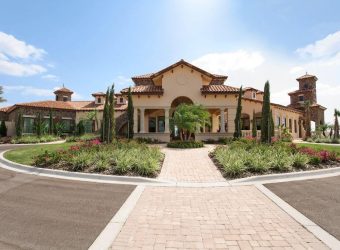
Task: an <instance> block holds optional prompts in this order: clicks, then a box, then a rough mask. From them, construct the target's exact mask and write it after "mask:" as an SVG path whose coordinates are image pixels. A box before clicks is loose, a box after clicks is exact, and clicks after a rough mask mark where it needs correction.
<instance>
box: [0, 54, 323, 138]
mask: <svg viewBox="0 0 340 250" xmlns="http://www.w3.org/2000/svg"><path fill="white" fill-rule="evenodd" d="M227 78H228V77H227V76H224V75H216V74H212V73H209V72H207V71H205V70H202V69H200V68H198V67H196V66H194V65H192V64H190V63H188V62H186V61H184V60H181V61H179V62H177V63H175V64H173V65H170V66H169V67H166V68H164V69H162V70H160V71H158V72H156V73H152V74H146V75H140V76H135V77H132V80H133V82H134V84H135V86H133V87H132V88H131V93H132V100H133V105H134V134H135V137H137V138H150V139H156V140H158V141H163V142H168V141H170V140H171V139H177V138H178V131H177V128H176V126H170V125H171V117H172V116H173V114H174V112H175V109H176V107H177V106H178V105H180V104H181V103H187V104H201V105H203V106H204V107H205V108H206V109H207V110H208V112H209V113H210V124H205V126H203V127H202V128H201V129H200V130H198V131H197V133H195V139H196V140H218V139H219V138H225V137H231V136H233V133H234V131H235V127H234V119H235V115H236V108H237V100H238V93H239V88H237V87H233V86H229V85H226V84H225V81H226V80H227ZM297 81H298V82H299V90H297V91H294V92H291V93H289V95H290V97H291V104H290V105H288V106H284V105H280V104H276V103H271V110H272V113H273V119H274V123H275V127H276V129H275V135H276V136H279V135H280V131H281V129H278V128H279V127H285V128H287V129H288V130H289V131H290V133H291V134H292V136H293V138H302V137H304V135H305V129H304V126H305V120H306V119H305V105H304V103H305V102H306V101H307V100H308V101H309V102H310V106H311V111H312V112H311V114H312V120H313V121H315V122H316V123H317V124H323V123H324V114H323V113H324V110H325V108H324V107H322V106H321V105H319V104H317V99H316V81H317V78H316V77H315V76H311V75H307V74H306V75H305V76H302V77H300V78H298V79H297ZM243 90H244V91H243V97H242V114H241V120H242V123H241V124H242V135H243V136H251V134H252V132H251V131H252V120H253V119H255V124H256V129H257V136H258V137H260V131H261V112H262V103H263V92H262V91H260V90H258V89H255V88H252V87H246V88H244V89H243ZM54 93H55V95H56V98H55V101H41V102H31V103H22V104H15V105H13V106H11V107H6V108H2V109H0V119H1V120H5V121H6V124H7V125H8V126H7V127H8V128H9V129H8V133H9V135H14V133H15V129H14V128H15V122H16V121H17V117H18V114H22V116H23V118H24V121H23V122H24V124H23V127H24V133H26V134H31V133H34V128H33V124H34V120H35V119H36V117H37V115H38V114H39V113H40V114H41V116H42V117H44V118H45V119H48V118H49V115H50V113H51V112H52V114H53V118H54V119H55V120H56V121H60V122H62V123H63V124H64V125H65V127H66V128H67V129H65V133H71V131H72V129H73V128H74V126H75V125H76V124H77V123H78V122H79V121H80V120H83V121H86V122H87V123H86V131H87V132H94V131H98V130H99V129H100V124H101V121H102V116H103V108H104V103H105V94H104V93H102V92H98V93H94V94H92V96H93V98H94V99H93V100H91V101H72V94H73V92H72V91H71V90H69V89H67V88H62V89H60V90H57V91H55V92H54ZM127 95H128V89H127V88H126V89H123V90H122V91H121V93H120V94H117V95H116V96H115V98H116V107H115V111H116V112H115V118H116V132H117V134H118V135H120V136H124V134H125V133H126V131H127V127H128V124H127V114H126V109H127ZM301 96H303V97H301ZM93 111H96V119H93V120H92V121H91V120H89V119H88V117H89V113H90V112H93Z"/></svg>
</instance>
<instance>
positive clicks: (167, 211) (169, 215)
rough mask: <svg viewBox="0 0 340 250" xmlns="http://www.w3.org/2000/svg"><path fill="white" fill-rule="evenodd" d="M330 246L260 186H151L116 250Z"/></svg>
mask: <svg viewBox="0 0 340 250" xmlns="http://www.w3.org/2000/svg"><path fill="white" fill-rule="evenodd" d="M217 248H219V249H307V248H309V249H327V248H326V247H325V246H324V245H323V244H322V243H321V242H320V241H319V240H318V239H316V238H315V237H314V236H313V235H312V234H311V233H309V232H308V231H307V230H306V229H304V228H303V227H302V226H301V225H300V224H298V223H297V222H296V221H295V220H293V219H292V218H291V217H290V216H289V215H287V214H286V213H285V212H283V211H282V210H281V209H280V208H278V207H277V206H276V205H275V204H274V203H273V202H272V201H270V200H269V199H268V198H267V197H265V196H264V195H263V194H262V193H261V192H260V191H259V190H258V189H257V188H256V187H254V186H240V187H216V188H174V187H170V188H169V187H149V188H146V189H145V191H144V193H143V194H142V196H141V198H140V200H139V202H138V203H137V206H136V207H135V208H134V210H133V212H132V214H131V215H130V216H129V218H128V220H127V222H126V224H125V226H124V227H123V229H122V231H121V232H120V234H119V235H118V237H117V238H116V240H115V242H114V243H113V245H112V249H217Z"/></svg>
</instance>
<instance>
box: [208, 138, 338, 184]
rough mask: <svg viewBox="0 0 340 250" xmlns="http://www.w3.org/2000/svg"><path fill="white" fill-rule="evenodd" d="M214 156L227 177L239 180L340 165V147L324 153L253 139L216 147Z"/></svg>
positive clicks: (294, 145) (212, 155) (320, 150)
mask: <svg viewBox="0 0 340 250" xmlns="http://www.w3.org/2000/svg"><path fill="white" fill-rule="evenodd" d="M211 157H212V159H213V161H214V162H215V163H216V165H217V166H218V167H219V168H220V170H221V171H222V173H223V175H224V176H225V177H227V178H237V177H246V176H251V175H258V174H269V173H282V172H290V171H302V170H312V169H318V168H328V167H337V166H340V147H338V148H336V147H333V148H332V149H331V150H324V149H313V148H312V147H310V146H309V145H308V147H306V146H303V145H301V146H299V145H296V144H288V143H283V142H276V143H272V144H261V143H258V142H256V140H252V139H240V140H238V141H235V142H232V143H231V144H230V145H228V146H219V147H217V148H216V149H215V150H214V151H213V152H212V153H211Z"/></svg>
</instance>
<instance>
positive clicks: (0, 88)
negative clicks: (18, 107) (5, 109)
mask: <svg viewBox="0 0 340 250" xmlns="http://www.w3.org/2000/svg"><path fill="white" fill-rule="evenodd" d="M3 94H4V90H3V87H2V86H0V102H5V101H6V99H4V98H3V97H2V95H3Z"/></svg>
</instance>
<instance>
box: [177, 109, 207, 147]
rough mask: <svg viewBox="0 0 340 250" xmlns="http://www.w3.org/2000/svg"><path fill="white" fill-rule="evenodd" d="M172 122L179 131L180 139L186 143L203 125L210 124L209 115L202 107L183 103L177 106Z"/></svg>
mask: <svg viewBox="0 0 340 250" xmlns="http://www.w3.org/2000/svg"><path fill="white" fill-rule="evenodd" d="M172 122H173V124H174V125H176V126H177V127H178V129H179V135H180V139H181V140H182V141H188V140H190V139H191V138H192V137H193V135H194V134H195V132H196V131H197V129H200V128H201V127H203V126H204V125H203V124H210V114H209V112H208V111H207V110H206V109H205V108H204V107H203V106H202V105H195V104H190V105H189V104H184V103H183V104H180V105H179V106H177V108H176V110H175V113H174V117H173V118H172Z"/></svg>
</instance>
